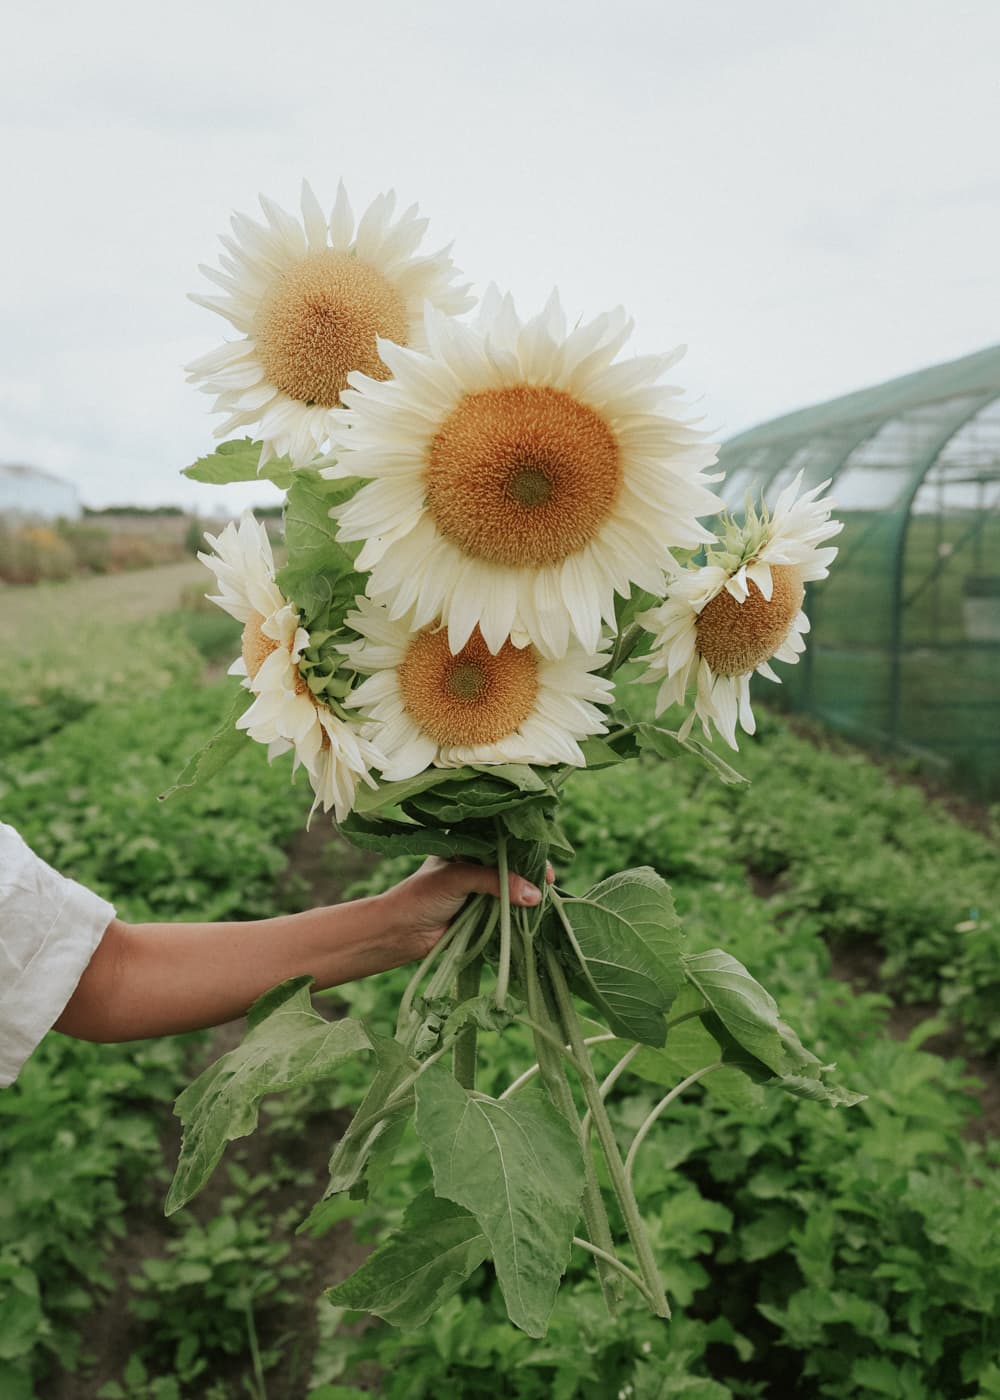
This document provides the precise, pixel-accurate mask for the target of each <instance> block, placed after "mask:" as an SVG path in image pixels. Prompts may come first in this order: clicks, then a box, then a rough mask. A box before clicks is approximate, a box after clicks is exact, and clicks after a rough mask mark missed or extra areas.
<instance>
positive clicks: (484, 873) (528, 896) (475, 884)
mask: <svg viewBox="0 0 1000 1400" xmlns="http://www.w3.org/2000/svg"><path fill="white" fill-rule="evenodd" d="M447 876H448V880H449V883H450V885H451V888H452V890H453V891H454V893H455V894H492V895H497V896H499V894H500V876H499V874H498V873H497V871H496V870H494V869H493V868H492V867H490V866H486V865H472V864H471V863H470V862H468V861H455V862H453V863H452V864H450V865H449V866H448V872H447ZM508 888H509V889H510V900H511V903H512V904H521V905H526V906H530V905H532V904H538V903H539V901H540V900H541V898H542V892H541V890H540V889H539V888H538V886H537V885H533V884H532V883H531V881H530V880H525V879H524V878H523V877H522V876H520V875H515V874H513V873H512V874H511V875H510V876H509V877H508Z"/></svg>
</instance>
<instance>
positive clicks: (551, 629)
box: [323, 294, 721, 658]
mask: <svg viewBox="0 0 1000 1400" xmlns="http://www.w3.org/2000/svg"><path fill="white" fill-rule="evenodd" d="M630 331H631V325H630V323H629V322H628V321H627V319H626V318H625V316H624V314H623V313H621V312H613V313H611V314H609V315H606V316H599V317H597V319H596V320H594V321H592V322H590V323H588V324H582V325H579V326H577V327H576V328H574V329H573V330H572V331H567V328H566V324H565V318H564V316H563V313H562V309H561V307H560V305H559V301H558V298H556V297H553V298H552V299H551V300H550V302H549V304H548V305H547V306H546V308H545V310H544V311H543V312H542V313H541V315H539V316H537V317H536V318H535V319H534V320H530V321H527V322H522V321H521V320H520V319H519V317H518V316H517V313H516V311H515V309H514V306H513V303H512V302H511V301H510V299H509V298H500V296H499V295H498V294H491V295H490V296H488V297H487V299H486V300H485V301H484V304H483V308H482V311H481V314H480V316H479V319H478V322H477V323H476V324H475V325H472V326H469V325H462V324H460V323H458V322H455V321H449V320H448V318H447V317H444V316H442V315H441V314H440V313H438V312H435V311H434V310H433V308H429V309H428V311H427V312H426V315H425V338H426V341H427V344H428V346H429V349H428V350H427V352H426V353H421V352H417V351H414V350H413V349H402V348H400V347H398V346H395V345H390V344H388V343H387V342H384V341H381V340H380V341H379V342H378V345H379V354H380V355H381V357H382V359H383V361H384V362H385V364H387V365H388V367H389V369H390V370H391V372H392V375H393V378H392V379H391V380H390V381H389V382H388V383H382V382H380V381H379V380H378V379H377V378H376V377H371V376H364V375H351V376H349V382H350V384H351V386H352V387H351V388H350V389H348V390H347V391H346V392H345V393H344V395H343V396H342V398H343V402H344V404H345V405H346V408H347V411H346V412H343V413H341V414H340V415H339V416H338V421H337V423H336V425H335V426H334V430H333V434H332V442H333V447H334V450H335V451H336V452H337V454H338V461H337V462H336V464H333V463H331V464H330V465H328V466H326V467H324V469H323V472H324V475H326V476H330V477H340V476H360V477H363V478H367V479H368V482H369V484H368V485H366V486H364V487H362V488H361V490H360V491H358V492H357V493H356V494H355V495H354V496H353V498H352V499H351V500H349V501H348V502H346V503H345V504H344V505H343V506H340V507H338V508H337V512H336V514H337V518H338V520H339V522H340V528H339V531H338V538H339V539H341V540H344V541H364V546H363V548H362V550H361V553H360V555H359V556H358V567H359V569H361V570H368V569H370V570H371V576H370V578H369V582H368V588H367V592H368V595H369V597H371V598H373V599H374V600H376V601H378V602H384V603H385V604H386V606H387V607H388V609H389V611H390V615H391V616H392V618H394V619H398V618H401V617H403V616H407V615H410V614H412V616H413V618H414V625H415V626H417V627H418V628H420V627H426V626H428V625H430V624H431V623H432V622H436V621H437V620H438V619H440V621H441V622H442V624H443V625H444V626H445V627H446V628H447V631H448V641H449V645H450V647H451V650H452V651H453V652H457V651H460V650H461V648H462V647H464V646H465V644H466V643H467V642H468V640H469V638H470V637H471V636H472V635H473V632H474V631H475V629H476V628H478V629H479V631H480V633H481V634H482V637H483V639H484V640H485V642H486V645H487V647H488V648H489V650H490V651H491V652H493V653H496V652H498V651H499V650H500V648H501V647H503V646H504V645H505V643H506V640H507V638H508V637H512V638H514V640H515V641H516V642H519V643H520V642H529V641H530V643H531V644H532V645H533V646H534V647H536V648H537V649H538V650H539V651H540V652H541V653H543V654H544V655H545V656H548V657H550V658H553V657H558V656H561V655H563V654H564V653H565V651H566V649H567V647H568V646H569V644H570V638H571V637H572V638H573V639H574V645H578V646H580V647H582V648H583V650H584V651H586V652H589V653H593V652H596V651H597V650H598V648H599V646H600V640H601V629H602V624H604V623H607V624H608V625H609V626H612V627H613V625H614V618H615V595H616V593H617V594H620V595H621V596H623V597H624V596H628V594H629V592H630V590H631V588H632V586H633V584H638V585H639V587H641V588H644V589H648V590H649V591H651V592H654V593H656V594H658V595H662V593H663V589H664V584H665V575H664V570H665V569H667V568H672V565H673V561H672V556H671V552H670V551H671V549H672V548H685V549H690V548H695V547H697V546H698V545H699V544H701V543H703V542H706V541H708V540H710V539H711V536H710V535H709V533H708V531H707V530H705V529H704V528H703V527H702V526H701V525H700V524H699V521H698V517H699V516H702V515H710V514H713V513H714V512H715V511H717V510H718V509H719V507H720V505H721V502H720V501H719V499H718V497H716V496H715V495H713V494H712V492H711V491H710V490H709V486H708V482H709V480H710V478H709V477H707V476H706V475H705V472H706V469H707V468H708V467H709V466H710V465H711V464H712V463H713V462H714V461H715V455H716V454H715V449H714V447H712V446H711V445H710V444H707V443H706V442H705V441H704V436H705V435H704V434H703V433H701V432H699V431H698V430H696V429H695V428H693V427H691V425H690V423H689V422H688V421H687V420H686V419H685V418H684V417H683V416H682V415H680V414H679V413H678V412H677V409H676V405H675V402H674V396H675V395H676V394H677V393H678V392H679V391H678V390H676V389H673V388H670V387H668V386H664V385H661V384H660V383H659V382H658V381H659V379H660V377H661V375H662V374H663V372H664V371H665V369H666V368H667V367H668V366H669V365H670V364H672V363H674V361H675V360H676V359H677V358H678V356H677V355H676V354H674V355H666V356H654V355H646V356H636V357H634V358H633V359H630V360H624V361H618V360H616V356H617V355H618V353H619V351H620V350H621V349H622V348H623V346H624V344H625V342H626V340H627V339H628V336H629V333H630Z"/></svg>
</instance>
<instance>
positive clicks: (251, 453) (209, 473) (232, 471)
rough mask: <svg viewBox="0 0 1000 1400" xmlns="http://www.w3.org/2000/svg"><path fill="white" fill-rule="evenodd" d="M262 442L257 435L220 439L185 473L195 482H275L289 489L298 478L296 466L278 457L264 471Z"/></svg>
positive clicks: (222, 484)
mask: <svg viewBox="0 0 1000 1400" xmlns="http://www.w3.org/2000/svg"><path fill="white" fill-rule="evenodd" d="M260 447H261V445H260V443H259V442H254V440H253V438H249V437H245V438H231V439H230V441H229V442H220V444H219V446H218V447H217V448H216V449H215V451H214V452H210V453H209V454H208V456H207V457H199V458H198V460H197V462H192V463H191V465H190V466H189V467H184V468H183V470H182V471H181V475H182V476H186V477H188V478H189V479H190V480H191V481H204V482H206V483H207V484H208V485H209V486H228V485H229V484H230V482H233V481H261V480H264V481H273V482H274V484H275V486H277V487H279V488H280V489H281V490H282V491H287V490H288V488H289V486H291V484H292V482H293V481H294V479H295V475H296V473H295V468H294V467H293V466H292V464H291V462H289V460H288V458H287V457H278V458H275V459H274V460H272V461H270V462H268V463H267V465H266V466H265V467H264V468H263V470H261V469H260V468H259V467H258V465H257V464H258V462H259V461H260Z"/></svg>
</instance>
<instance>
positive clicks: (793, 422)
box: [721, 346, 1000, 796]
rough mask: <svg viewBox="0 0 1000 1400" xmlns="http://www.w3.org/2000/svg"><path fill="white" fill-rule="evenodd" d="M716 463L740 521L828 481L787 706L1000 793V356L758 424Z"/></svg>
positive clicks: (983, 355) (788, 674) (993, 353)
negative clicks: (789, 487)
mask: <svg viewBox="0 0 1000 1400" xmlns="http://www.w3.org/2000/svg"><path fill="white" fill-rule="evenodd" d="M721 463H722V466H723V467H724V468H725V470H726V482H725V485H724V486H723V488H722V490H723V494H724V496H725V497H726V500H727V503H728V505H729V507H730V508H731V509H733V510H735V511H740V510H742V509H743V507H744V502H745V497H746V492H747V490H748V489H753V488H754V487H755V485H758V486H759V487H760V488H761V490H762V491H763V493H764V496H765V499H767V500H768V501H773V500H774V498H775V496H776V494H777V492H778V491H780V490H781V488H782V487H783V486H784V485H785V484H786V483H787V482H788V481H790V480H791V479H792V478H793V477H794V476H795V475H796V473H797V472H799V471H802V472H803V486H804V487H810V486H815V485H817V484H818V483H819V482H821V481H824V480H825V479H826V478H827V477H831V478H832V479H833V485H832V487H831V488H830V493H831V495H832V496H833V497H834V499H835V500H836V502H837V514H838V515H839V516H840V517H841V518H842V519H843V520H844V531H843V534H842V536H841V537H840V539H839V540H838V541H837V543H838V544H839V545H840V555H839V557H838V559H837V561H836V563H835V565H834V566H833V570H832V572H831V575H830V577H829V579H827V580H825V581H824V582H823V583H813V584H810V585H809V590H808V597H807V600H806V608H807V611H808V613H809V616H810V619H811V621H812V625H813V629H812V636H811V638H810V645H809V647H808V649H807V651H806V653H805V656H804V657H803V658H802V661H801V663H800V664H799V665H798V666H797V667H794V668H790V667H785V668H782V681H783V684H784V687H785V689H786V691H787V700H788V702H789V703H790V704H791V705H792V707H793V708H796V709H799V710H804V711H807V712H809V713H811V714H813V715H816V716H817V717H818V718H820V719H822V720H823V721H824V722H826V723H827V724H829V725H831V726H832V727H834V728H837V729H840V730H843V731H845V732H848V733H851V734H853V735H854V736H855V737H858V738H861V739H864V740H866V741H869V742H872V743H875V744H878V745H880V746H882V747H887V748H893V749H897V750H899V749H902V750H904V751H910V752H912V753H916V754H918V755H920V756H921V757H923V758H924V759H926V760H930V761H931V762H932V763H933V764H934V766H936V767H937V768H938V769H939V770H941V772H942V774H943V775H945V776H948V777H951V778H953V779H954V780H955V781H958V782H960V783H962V785H963V786H966V787H969V788H971V789H972V790H974V791H976V792H977V793H979V794H980V795H983V796H990V795H994V796H995V795H998V794H1000V346H994V347H992V348H991V349H988V350H982V351H980V352H979V353H977V354H975V355H967V356H965V357H964V358H963V359H960V360H953V361H950V362H949V363H947V364H942V365H935V366H933V367H932V368H930V369H925V370H920V371H918V372H917V373H916V374H908V375H905V376H904V377H902V378H900V379H892V380H889V381H888V382H887V383H885V384H878V385H875V386H874V387H872V388H868V389H862V390H860V391H858V392H857V393H853V394H847V395H845V396H844V397H843V398H838V399H832V400H830V402H828V403H824V404H817V405H815V406H813V407H811V408H804V409H800V410H799V411H797V412H795V413H790V414H786V415H785V416H784V417H782V418H776V419H774V420H773V421H771V422H770V423H764V424H761V425H760V426H759V427H756V428H752V429H751V430H750V431H749V432H745V433H742V434H740V435H739V436H738V437H735V438H732V439H731V440H730V441H729V442H727V443H726V444H725V446H724V448H723V450H722V454H721Z"/></svg>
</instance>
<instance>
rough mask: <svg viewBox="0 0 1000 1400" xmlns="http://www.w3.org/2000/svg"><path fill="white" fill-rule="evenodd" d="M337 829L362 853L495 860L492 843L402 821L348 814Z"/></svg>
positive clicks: (464, 833)
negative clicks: (378, 852)
mask: <svg viewBox="0 0 1000 1400" xmlns="http://www.w3.org/2000/svg"><path fill="white" fill-rule="evenodd" d="M340 830H341V832H342V833H343V834H344V836H346V837H347V839H348V841H350V842H351V844H352V845H354V846H358V847H360V848H361V850H363V851H381V852H384V853H385V854H386V855H391V856H402V855H407V856H468V857H469V858H470V859H472V860H478V861H480V862H482V863H483V864H493V863H494V862H495V860H496V842H495V840H493V839H488V838H487V837H485V836H482V837H480V836H477V835H475V834H474V833H473V832H471V831H469V830H467V829H462V830H459V831H452V832H449V831H441V830H440V829H439V828H437V827H428V826H418V825H416V824H415V823H414V824H408V823H406V822H392V821H386V820H385V819H384V818H383V819H381V820H379V819H373V820H368V819H367V818H365V817H363V816H361V815H360V814H359V813H358V812H352V813H351V814H350V816H348V817H347V818H345V820H344V821H343V822H341V824H340Z"/></svg>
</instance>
